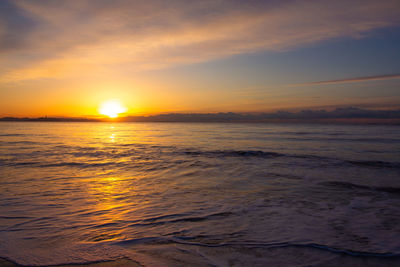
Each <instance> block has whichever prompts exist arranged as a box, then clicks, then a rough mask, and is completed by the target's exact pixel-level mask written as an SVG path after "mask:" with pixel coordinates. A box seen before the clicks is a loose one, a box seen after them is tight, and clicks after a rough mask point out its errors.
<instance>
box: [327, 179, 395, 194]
mask: <svg viewBox="0 0 400 267" xmlns="http://www.w3.org/2000/svg"><path fill="white" fill-rule="evenodd" d="M320 184H321V185H324V186H330V187H336V188H340V189H349V190H373V191H379V192H385V193H393V194H400V188H399V187H387V186H367V185H359V184H353V183H349V182H340V181H330V182H322V183H320Z"/></svg>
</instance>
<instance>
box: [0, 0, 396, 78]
mask: <svg viewBox="0 0 400 267" xmlns="http://www.w3.org/2000/svg"><path fill="white" fill-rule="evenodd" d="M5 3H7V5H6V6H5V7H6V8H4V9H3V13H6V14H7V15H6V16H2V19H1V20H3V23H1V25H5V26H3V27H2V28H1V29H0V59H1V62H2V63H1V65H0V68H1V69H2V73H3V74H2V75H0V81H2V82H15V81H23V80H31V79H41V78H66V77H79V76H85V75H90V74H91V73H94V72H109V73H113V72H135V71H143V70H151V69H160V68H168V67H171V66H177V65H182V64H193V63H200V62H206V61H210V60H215V59H220V58H224V57H230V56H232V55H238V54H243V53H254V52H258V51H285V50H290V49H295V48H297V47H301V46H306V45H309V44H314V43H318V42H322V41H325V40H329V39H333V38H341V37H349V38H362V37H364V36H366V35H368V34H369V33H370V32H371V31H373V30H376V29H379V28H383V27H389V26H393V25H397V24H398V23H399V18H400V3H399V2H398V1H396V0H394V1H391V0H386V1H372V0H366V1H340V0H339V1H246V2H243V1H224V0H220V1H123V0H119V1H112V2H110V1H103V0H100V1H89V0H86V1H25V0H19V1H15V2H14V1H13V2H5ZM19 29H21V30H22V29H23V30H24V31H23V34H20V32H21V31H19Z"/></svg>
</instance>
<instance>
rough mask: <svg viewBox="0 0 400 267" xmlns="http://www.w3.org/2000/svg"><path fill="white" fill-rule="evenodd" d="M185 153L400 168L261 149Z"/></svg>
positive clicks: (190, 152) (379, 162)
mask: <svg viewBox="0 0 400 267" xmlns="http://www.w3.org/2000/svg"><path fill="white" fill-rule="evenodd" d="M183 153H184V154H185V155H190V156H207V157H256V158H278V157H287V158H300V159H309V160H316V161H321V162H323V163H324V164H331V165H335V166H336V165H340V164H351V165H356V166H358V167H369V168H371V167H372V168H395V169H398V168H400V162H388V161H370V160H342V159H339V158H331V157H323V156H317V155H307V154H304V155H302V154H283V153H278V152H268V151H261V150H215V151H184V152H183Z"/></svg>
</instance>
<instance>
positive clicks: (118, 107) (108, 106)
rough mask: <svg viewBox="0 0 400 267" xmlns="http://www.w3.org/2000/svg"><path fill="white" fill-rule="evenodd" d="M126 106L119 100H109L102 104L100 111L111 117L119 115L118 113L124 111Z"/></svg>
mask: <svg viewBox="0 0 400 267" xmlns="http://www.w3.org/2000/svg"><path fill="white" fill-rule="evenodd" d="M125 111H126V108H125V107H124V106H123V105H122V104H121V103H120V102H119V101H118V100H108V101H106V102H103V103H102V104H101V105H100V108H99V113H100V114H102V115H105V116H108V117H110V118H116V117H118V114H120V113H124V112H125Z"/></svg>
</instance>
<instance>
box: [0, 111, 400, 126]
mask: <svg viewBox="0 0 400 267" xmlns="http://www.w3.org/2000/svg"><path fill="white" fill-rule="evenodd" d="M0 121H16V122H18V121H22V122H30V121H31V122H186V123H196V122H201V123H211V122H214V123H333V124H335V123H340V124H400V109H397V110H368V109H360V108H353V107H349V108H337V109H334V110H330V111H327V110H301V111H299V112H288V111H276V112H272V113H233V112H220V113H168V114H158V115H148V116H143V115H142V116H140V115H137V116H123V117H118V118H114V119H111V118H110V119H109V118H99V117H98V118H90V117H89V118H87V117H55V116H53V117H47V116H45V117H37V118H29V117H23V118H21V117H11V116H8V117H3V118H0Z"/></svg>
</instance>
